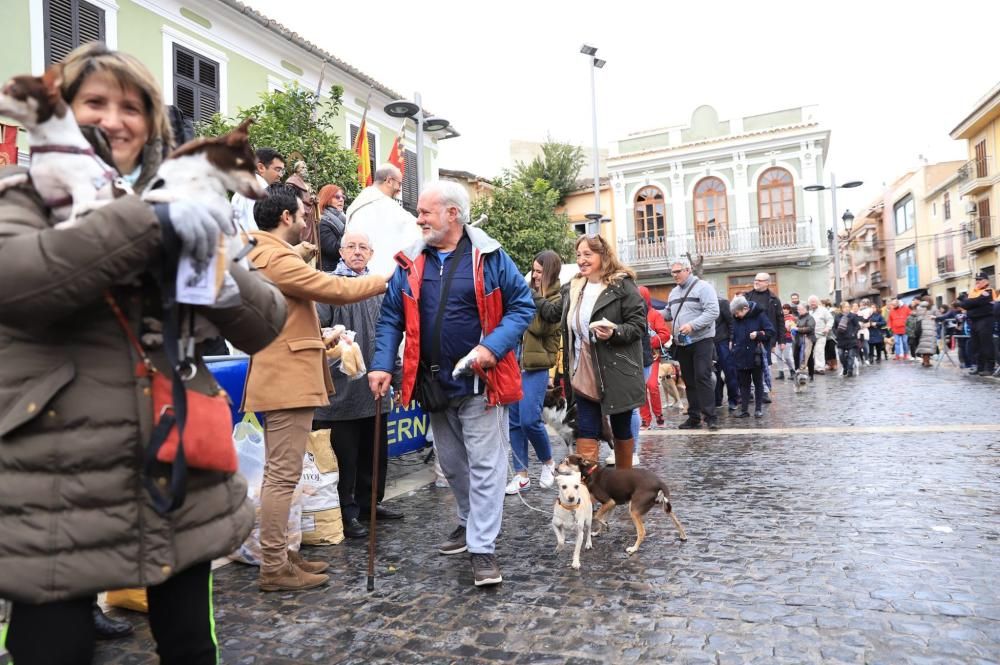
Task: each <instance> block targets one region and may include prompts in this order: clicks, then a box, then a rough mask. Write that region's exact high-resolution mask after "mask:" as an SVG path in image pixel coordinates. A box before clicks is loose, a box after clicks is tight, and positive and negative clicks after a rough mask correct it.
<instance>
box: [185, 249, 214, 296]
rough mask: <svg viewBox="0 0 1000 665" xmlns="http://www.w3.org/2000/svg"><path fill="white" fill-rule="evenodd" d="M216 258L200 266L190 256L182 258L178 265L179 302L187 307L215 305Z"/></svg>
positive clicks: (211, 258)
mask: <svg viewBox="0 0 1000 665" xmlns="http://www.w3.org/2000/svg"><path fill="white" fill-rule="evenodd" d="M214 258H215V257H214V256H213V257H210V258H209V260H208V261H206V262H204V263H201V264H199V263H197V262H196V261H195V260H194V259H193V258H192V257H190V256H182V257H181V259H180V261H179V262H178V263H177V302H181V303H184V304H186V305H213V304H215V297H216V289H215V284H216V281H215V270H216V261H215V260H214Z"/></svg>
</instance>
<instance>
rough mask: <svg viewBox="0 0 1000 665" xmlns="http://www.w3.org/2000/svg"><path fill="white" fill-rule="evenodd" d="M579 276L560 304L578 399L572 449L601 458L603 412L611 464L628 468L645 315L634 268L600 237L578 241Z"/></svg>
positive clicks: (641, 396)
mask: <svg viewBox="0 0 1000 665" xmlns="http://www.w3.org/2000/svg"><path fill="white" fill-rule="evenodd" d="M576 265H577V267H578V268H579V269H580V272H579V274H577V276H576V277H574V278H573V281H572V282H571V283H570V290H569V298H567V299H566V302H565V303H564V305H563V313H562V320H563V328H564V332H565V333H566V335H567V336H566V338H565V339H566V340H567V343H566V345H565V353H566V355H567V359H568V361H569V368H570V377H571V381H570V383H571V385H572V387H573V393H574V395H575V396H576V404H577V429H578V430H579V434H578V438H577V440H576V452H577V454H579V455H581V456H582V457H586V458H589V459H591V460H597V458H598V439H599V437H600V434H601V429H602V428H601V424H602V421H603V417H604V416H608V417H609V420H610V421H611V432H612V435H613V436H614V439H615V463H616V466H617V467H618V468H619V469H630V468H632V452H633V449H634V447H635V440H634V439H633V438H632V429H631V420H632V410H633V409H635V408H637V407H639V406H641V405H642V404H643V402H645V399H646V382H645V380H644V378H643V367H642V341H641V339H642V334H643V332H644V331H645V329H646V313H645V308H644V307H643V300H642V296H641V295H639V289H638V288H637V287H636V284H635V273H633V272H632V270H631V269H629V268H627V267H625V266H623V265H622V264H621V262H619V260H618V257H617V256H616V255H615V252H614V250H613V249H612V248H611V246H610V245H608V243H607V241H605V240H604V238H602V237H601V236H600V235H585V236H580V238H579V239H578V240H577V241H576Z"/></svg>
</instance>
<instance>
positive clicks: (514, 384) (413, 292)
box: [374, 244, 534, 405]
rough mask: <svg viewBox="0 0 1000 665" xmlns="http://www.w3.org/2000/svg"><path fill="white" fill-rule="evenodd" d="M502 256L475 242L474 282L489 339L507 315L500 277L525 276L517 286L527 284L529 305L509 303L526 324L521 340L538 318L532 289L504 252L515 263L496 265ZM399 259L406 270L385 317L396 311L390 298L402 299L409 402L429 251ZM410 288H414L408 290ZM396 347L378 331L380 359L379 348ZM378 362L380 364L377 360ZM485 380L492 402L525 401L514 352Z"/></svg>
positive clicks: (405, 389)
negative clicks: (489, 264) (530, 289)
mask: <svg viewBox="0 0 1000 665" xmlns="http://www.w3.org/2000/svg"><path fill="white" fill-rule="evenodd" d="M497 256H498V254H497V253H496V252H486V253H484V252H483V251H481V250H480V248H479V247H477V246H475V244H474V245H473V252H472V261H473V265H474V266H475V269H474V272H473V280H474V283H475V289H476V305H477V309H478V310H479V322H480V325H481V326H482V329H483V337H484V338H485V337H486V336H488V335H489V334H490V333H492V332H493V331H494V330H496V329H497V327H498V326H500V325H501V322H502V321H503V318H504V314H505V312H504V300H503V299H504V290H505V288H504V287H505V284H503V283H500V282H501V281H502V280H501V277H500V276H498V275H500V273H505V272H512V274H513V275H514V277H516V278H517V279H518V280H520V281H519V282H517V284H518V286H523V291H524V293H525V295H524V297H523V298H522V299H523V300H524V303H525V304H524V306H523V307H521V306H519V304H518V301H517V298H515V299H514V301H512V303H511V304H510V306H511V308H512V311H511V312H509V314H511V316H512V317H513V318H516V319H518V321H520V320H521V319H523V324H524V325H523V326H520V329H519V330H518V331H517V339H520V337H521V335H522V334H523V332H524V329H525V328H527V326H528V323H530V321H531V317H532V316H534V305H533V303H532V302H531V299H530V297H529V296H528V295H527V293H528V291H527V286H526V285H525V283H524V278H523V277H521V276H520V275H519V274H517V271H516V268H514V264H513V263H512V262H510V258H509V257H506V255H504V256H503V260H504V261H506V262H510V270H509V271H505V270H504V267H505V266H504V267H497V266H496V265H495V264H496V263H498V262H499V261H500V259H499V258H496V257H497ZM491 258H493V259H494V265H493V267H492V268H487V269H485V270H484V265H485V264H486V263H487V261H488V260H489V259H491ZM396 261H397V263H398V264H399V265H401V266H402V267H403V269H404V272H402V273H401V272H400V271H397V272H396V276H394V277H393V280H392V282H391V283H390V286H389V293H387V295H386V300H383V307H382V318H383V319H386V317H387V316H388V315H389V314H391V313H392V312H391V311H390V312H388V313H387V309H386V307H387V305H386V303H387V301H388V302H389V303H390V305H391V303H392V302H393V301H394V300H401V302H402V311H401V312H400V313H398V314H401V315H402V316H401V318H402V319H403V322H404V324H403V325H404V326H405V331H406V340H405V342H404V345H403V384H402V392H403V404H409V403H410V400H411V399H413V395H414V387H415V384H416V377H417V365H418V364H419V361H420V287H421V285H422V283H423V275H424V263H425V261H426V255H425V254H424V253H423V252H421V253H420V254H419V255H418V256H417V258H416V259H410V258H409V257H407V256H406V255H405V254H404V253H403V252H400V253H399V254H397V255H396ZM400 275H405V281H404V282H402V283H399V282H398V281H397V280H398V278H399V276H400ZM511 279H513V277H512V278H511ZM399 287H403V288H402V289H400V292H399V293H398V294H397V293H396V292H395V289H397V288H399ZM406 287H409V288H408V289H407V288H406ZM407 291H408V292H407ZM508 295H509V294H508ZM518 295H520V294H518ZM522 310H523V311H522ZM383 322H384V321H383ZM382 347H385V348H382ZM396 347H398V341H397V342H396ZM393 348H395V347H392V345H388V346H386V345H385V343H384V341H383V340H381V339H379V335H378V334H376V353H375V356H376V359H377V358H378V357H379V356H380V353H379V351H380V350H381V351H382V354H381V355H387V352H386V349H388V350H389V351H388V354H389V355H391V356H395V352H394V351H392V349H393ZM374 364H375V365H378V363H377V362H376V363H374ZM486 379H487V385H486V399H487V401H488V402H489V403H490V404H493V405H499V404H511V403H513V402H518V401H520V400H521V398H522V397H523V396H524V392H523V391H522V389H521V368H520V366H519V365H518V363H517V357H516V356H515V354H514V352H513V351H509V352H507V353H504V354H502V356H501V357H500V358H499V359H498V361H497V365H496V367H493V368H491V369H488V370H486Z"/></svg>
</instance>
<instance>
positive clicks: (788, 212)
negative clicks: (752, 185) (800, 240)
mask: <svg viewBox="0 0 1000 665" xmlns="http://www.w3.org/2000/svg"><path fill="white" fill-rule="evenodd" d="M757 201H758V212H759V216H758V218H757V219H759V220H760V223H761V224H763V223H764V222H771V221H778V220H794V219H795V188H794V186H793V183H792V174H791V173H789V172H788V171H786V170H785V169H783V168H780V167H775V168H770V169H768V170H766V171H764V174H763V175H762V176H761V177H760V180H759V181H758V182H757Z"/></svg>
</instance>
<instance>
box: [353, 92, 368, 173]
mask: <svg viewBox="0 0 1000 665" xmlns="http://www.w3.org/2000/svg"><path fill="white" fill-rule="evenodd" d="M367 115H368V109H367V108H366V109H365V114H364V115H363V116H361V127H359V128H358V135H357V136H356V137H355V138H354V154H356V155H357V156H358V182H359V183H360V184H361V186H362V187H367V186H369V185H370V184H372V165H371V162H370V161H369V157H368V118H367Z"/></svg>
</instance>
